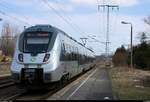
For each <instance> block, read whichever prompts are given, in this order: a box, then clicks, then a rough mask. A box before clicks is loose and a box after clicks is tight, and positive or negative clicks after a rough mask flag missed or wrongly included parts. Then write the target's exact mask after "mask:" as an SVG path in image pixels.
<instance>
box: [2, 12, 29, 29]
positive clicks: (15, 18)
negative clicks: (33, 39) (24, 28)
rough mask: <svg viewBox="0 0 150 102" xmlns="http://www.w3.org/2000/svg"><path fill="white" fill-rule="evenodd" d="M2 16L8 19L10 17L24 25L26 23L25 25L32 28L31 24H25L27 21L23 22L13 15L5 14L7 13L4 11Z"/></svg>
mask: <svg viewBox="0 0 150 102" xmlns="http://www.w3.org/2000/svg"><path fill="white" fill-rule="evenodd" d="M0 14H2V15H4V16H7V17H10V18H12V19H14V20H16V21H18V22H22V23H24V24H26V25H30V26H31V24H29V23H28V22H25V21H23V20H21V19H19V18H17V17H15V16H12V15H10V14H7V13H5V12H4V11H2V10H0Z"/></svg>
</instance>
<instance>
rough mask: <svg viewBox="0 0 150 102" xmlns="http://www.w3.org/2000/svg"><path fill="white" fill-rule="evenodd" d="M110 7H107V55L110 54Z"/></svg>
mask: <svg viewBox="0 0 150 102" xmlns="http://www.w3.org/2000/svg"><path fill="white" fill-rule="evenodd" d="M108 42H109V7H107V35H106V49H107V50H106V57H107V59H108V55H109V43H108Z"/></svg>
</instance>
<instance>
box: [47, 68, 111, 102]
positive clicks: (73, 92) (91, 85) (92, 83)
mask: <svg viewBox="0 0 150 102" xmlns="http://www.w3.org/2000/svg"><path fill="white" fill-rule="evenodd" d="M107 70H108V69H106V68H100V67H97V68H94V69H92V70H90V71H88V72H87V73H85V74H84V75H82V76H81V77H79V78H78V79H76V80H75V81H73V82H72V83H70V84H69V85H67V86H66V87H64V88H63V89H61V90H60V91H58V92H57V93H55V94H53V95H52V96H50V97H49V98H47V100H112V99H113V95H112V87H111V81H110V79H109V74H108V71H107Z"/></svg>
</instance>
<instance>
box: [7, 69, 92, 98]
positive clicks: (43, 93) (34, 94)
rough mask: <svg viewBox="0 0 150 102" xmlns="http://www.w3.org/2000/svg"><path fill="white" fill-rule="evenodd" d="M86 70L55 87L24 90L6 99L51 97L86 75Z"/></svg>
mask: <svg viewBox="0 0 150 102" xmlns="http://www.w3.org/2000/svg"><path fill="white" fill-rule="evenodd" d="M93 69H94V68H93ZM88 71H90V70H88ZM88 71H86V72H88ZM86 72H84V73H81V74H79V75H78V76H76V77H74V78H72V79H71V80H69V81H68V82H66V83H64V84H63V85H61V84H56V85H57V87H53V88H51V89H49V90H37V91H36V90H35V91H25V90H23V91H22V92H20V93H17V94H14V95H12V96H10V97H8V98H6V99H5V100H17V101H21V100H45V99H47V98H48V97H50V96H51V95H53V94H55V93H56V92H57V91H59V90H61V89H62V88H64V87H66V86H67V85H69V84H70V83H72V82H73V81H75V80H76V79H77V78H79V77H80V76H82V75H84V74H85V73H86Z"/></svg>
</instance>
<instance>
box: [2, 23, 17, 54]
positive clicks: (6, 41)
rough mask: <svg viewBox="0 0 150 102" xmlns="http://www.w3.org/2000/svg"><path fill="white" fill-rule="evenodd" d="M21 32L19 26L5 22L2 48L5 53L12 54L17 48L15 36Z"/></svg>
mask: <svg viewBox="0 0 150 102" xmlns="http://www.w3.org/2000/svg"><path fill="white" fill-rule="evenodd" d="M17 34H19V30H18V29H17V27H15V26H12V25H11V24H10V23H8V22H5V23H4V24H3V26H2V32H1V35H2V36H1V45H0V49H1V50H2V52H3V54H4V55H7V56H12V55H13V53H14V48H15V36H16V35H17Z"/></svg>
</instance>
